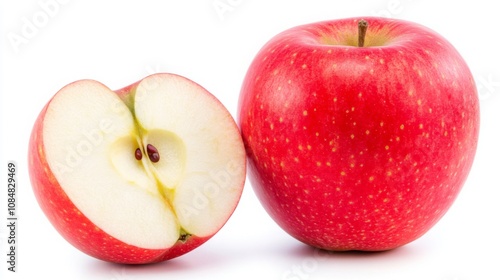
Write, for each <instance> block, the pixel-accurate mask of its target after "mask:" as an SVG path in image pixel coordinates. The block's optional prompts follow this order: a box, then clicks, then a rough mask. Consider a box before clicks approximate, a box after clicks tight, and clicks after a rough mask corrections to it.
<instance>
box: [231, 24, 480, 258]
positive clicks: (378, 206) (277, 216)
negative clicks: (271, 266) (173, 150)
mask: <svg viewBox="0 0 500 280" xmlns="http://www.w3.org/2000/svg"><path fill="white" fill-rule="evenodd" d="M365 19H366V20H367V21H368V23H369V26H368V31H367V40H368V37H369V36H372V35H373V33H377V32H378V33H379V34H382V35H384V34H385V35H384V36H382V37H383V38H382V39H383V40H385V41H386V42H385V43H382V44H383V45H384V46H370V47H363V48H359V47H357V46H346V45H345V43H342V41H343V40H344V39H342V38H345V37H350V39H348V40H350V42H351V43H350V44H354V43H357V23H358V21H359V20H360V18H350V19H343V20H333V21H325V22H319V23H315V24H310V25H304V26H299V27H295V28H292V29H290V30H287V31H284V32H282V33H281V34H278V35H277V36H275V37H274V38H273V39H271V40H270V41H269V42H268V43H267V44H266V45H265V46H264V47H263V48H262V49H261V50H260V51H259V53H258V54H257V56H256V58H255V59H254V61H253V62H252V64H251V66H250V68H249V70H248V72H247V75H246V77H245V80H244V83H243V86H242V89H241V94H240V101H239V111H238V122H239V125H240V128H241V130H242V135H243V140H244V143H245V146H246V150H247V154H248V157H249V179H250V181H251V184H252V186H253V188H254V190H255V193H256V195H257V196H258V198H259V199H260V201H261V203H262V205H263V206H264V208H265V209H266V210H267V212H268V213H269V214H270V216H271V217H272V218H273V219H274V220H275V221H276V222H277V223H278V224H279V226H281V227H282V228H283V229H284V230H285V231H286V232H288V233H289V234H290V235H291V236H293V237H295V238H296V239H298V240H300V241H302V242H304V243H306V244H309V245H312V246H315V247H318V248H322V249H327V250H335V251H345V250H362V251H381V250H388V249H393V248H396V247H399V246H402V245H404V244H407V243H409V242H411V241H413V240H415V239H417V238H418V237H420V236H422V235H423V234H424V233H425V232H427V231H428V230H429V229H430V228H431V227H432V226H433V225H434V224H435V223H436V222H437V221H438V220H439V219H440V218H441V217H442V216H443V215H444V214H445V212H446V211H447V210H448V209H449V208H450V206H451V205H452V203H453V202H454V200H455V199H456V198H457V195H458V194H459V191H460V189H461V188H462V186H463V185H464V182H465V180H466V178H467V176H468V173H469V170H470V168H471V165H472V162H473V159H474V155H475V151H476V146H477V141H478V131H479V102H478V98H477V91H476V87H475V83H474V81H473V78H472V75H471V73H470V71H469V69H468V67H467V65H466V63H465V62H464V60H463V59H462V57H461V56H460V55H459V53H458V52H457V51H456V50H455V48H454V47H453V46H452V45H451V44H450V43H449V42H447V41H446V40H445V39H444V38H442V37H441V36H440V35H438V34H436V33H435V32H433V31H431V30H429V29H427V28H425V27H422V26H420V25H417V24H414V23H410V22H406V21H401V20H392V19H383V18H365ZM370 33H371V34H372V35H369V34H370ZM348 34H350V35H348ZM323 36H324V37H323ZM373 36H374V35H373ZM321 38H329V39H327V40H330V42H333V41H335V40H337V42H338V43H337V45H329V44H326V43H324V42H325V41H322V39H321ZM336 38H337V39H336ZM339 38H340V39H339ZM384 38H385V39H384ZM327 40H326V41H327Z"/></svg>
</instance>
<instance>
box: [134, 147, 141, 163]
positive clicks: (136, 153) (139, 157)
mask: <svg viewBox="0 0 500 280" xmlns="http://www.w3.org/2000/svg"><path fill="white" fill-rule="evenodd" d="M135 159H136V160H141V159H142V152H141V149H140V148H137V149H136V150H135Z"/></svg>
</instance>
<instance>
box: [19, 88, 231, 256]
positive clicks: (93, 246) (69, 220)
mask: <svg viewBox="0 0 500 280" xmlns="http://www.w3.org/2000/svg"><path fill="white" fill-rule="evenodd" d="M139 82H140V81H139ZM139 82H136V83H134V84H132V85H130V86H127V87H125V88H123V89H120V90H117V91H116V93H117V94H118V95H119V96H121V97H122V98H124V99H126V95H128V94H129V93H130V92H132V91H134V90H135V88H136V87H137V85H138V83H139ZM213 98H215V97H213ZM49 104H50V101H49V102H48V104H47V105H46V106H45V107H44V108H43V109H42V111H41V112H40V114H39V116H38V118H37V120H36V122H35V124H34V127H33V130H32V133H31V138H30V142H29V151H28V162H29V175H30V179H31V185H32V188H33V191H34V194H35V197H36V199H37V201H38V203H39V205H40V207H41V208H42V210H43V212H44V213H45V215H46V216H47V218H48V219H49V221H50V222H51V223H52V225H53V226H54V228H55V229H56V230H57V231H58V232H59V233H60V234H61V235H62V236H63V237H64V238H65V239H66V240H67V241H68V242H69V243H70V244H72V245H73V246H74V247H76V248H77V249H79V250H80V251H82V252H84V253H86V254H88V255H90V256H92V257H95V258H97V259H100V260H103V261H107V262H113V263H123V264H147V263H157V262H162V261H165V260H169V259H172V258H175V257H178V256H181V255H184V254H186V253H187V252H189V251H191V250H193V249H195V248H197V247H199V246H200V245H201V244H203V243H205V242H206V241H207V240H209V239H210V238H211V237H212V236H213V235H215V233H214V234H212V235H209V236H203V237H198V236H194V235H192V236H189V237H188V238H187V239H186V240H185V241H177V243H176V244H175V245H174V246H172V247H171V248H165V249H145V248H140V247H137V246H133V245H130V244H127V243H124V242H122V241H120V240H118V239H116V238H114V237H112V236H110V235H109V234H107V233H106V232H104V231H103V230H102V229H100V228H99V227H97V226H96V225H95V224H94V223H92V221H90V220H89V219H88V218H87V217H85V215H84V214H82V212H80V210H79V209H78V208H77V207H76V206H75V205H74V204H73V202H72V201H71V200H70V199H69V197H68V196H67V194H66V193H65V192H64V190H63V189H62V188H61V186H60V185H59V182H58V181H57V179H56V177H55V176H54V174H53V172H52V171H51V170H50V168H49V165H48V163H47V161H46V158H45V148H44V143H43V121H44V118H45V113H46V111H47V108H48V106H49ZM235 207H236V205H235ZM138 226H140V225H138Z"/></svg>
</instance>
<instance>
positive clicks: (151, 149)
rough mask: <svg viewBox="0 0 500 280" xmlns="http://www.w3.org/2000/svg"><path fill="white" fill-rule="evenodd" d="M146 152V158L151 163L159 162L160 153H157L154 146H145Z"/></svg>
mask: <svg viewBox="0 0 500 280" xmlns="http://www.w3.org/2000/svg"><path fill="white" fill-rule="evenodd" d="M146 151H147V152H148V157H149V159H150V160H151V161H152V162H158V161H160V153H159V152H158V149H156V147H155V146H153V145H151V144H148V145H147V146H146Z"/></svg>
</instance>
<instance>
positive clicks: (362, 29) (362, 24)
mask: <svg viewBox="0 0 500 280" xmlns="http://www.w3.org/2000/svg"><path fill="white" fill-rule="evenodd" d="M366 29H368V22H367V21H366V20H364V19H362V20H360V21H358V47H364V45H365V35H366Z"/></svg>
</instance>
